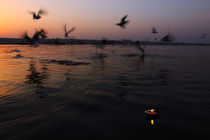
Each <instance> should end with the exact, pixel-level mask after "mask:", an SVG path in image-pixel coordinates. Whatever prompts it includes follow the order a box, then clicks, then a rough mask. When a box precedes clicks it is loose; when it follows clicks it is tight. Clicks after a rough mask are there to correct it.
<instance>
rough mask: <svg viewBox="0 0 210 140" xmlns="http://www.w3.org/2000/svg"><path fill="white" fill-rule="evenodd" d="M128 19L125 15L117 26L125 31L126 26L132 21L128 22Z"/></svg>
mask: <svg viewBox="0 0 210 140" xmlns="http://www.w3.org/2000/svg"><path fill="white" fill-rule="evenodd" d="M127 17H128V15H125V16H124V17H123V18H122V19H121V21H120V22H119V23H116V25H117V26H120V27H121V28H123V29H125V28H126V27H125V25H126V24H128V23H129V22H130V21H129V20H126V18H127Z"/></svg>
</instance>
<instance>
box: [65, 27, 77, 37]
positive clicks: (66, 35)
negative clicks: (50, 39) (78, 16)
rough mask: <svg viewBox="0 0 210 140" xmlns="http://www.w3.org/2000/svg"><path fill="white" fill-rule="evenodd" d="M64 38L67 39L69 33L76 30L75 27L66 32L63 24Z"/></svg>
mask: <svg viewBox="0 0 210 140" xmlns="http://www.w3.org/2000/svg"><path fill="white" fill-rule="evenodd" d="M63 28H64V32H65V33H64V37H66V38H68V37H69V34H70V33H71V32H73V31H74V30H75V29H76V27H72V28H71V29H70V30H68V31H67V26H66V24H64V27H63Z"/></svg>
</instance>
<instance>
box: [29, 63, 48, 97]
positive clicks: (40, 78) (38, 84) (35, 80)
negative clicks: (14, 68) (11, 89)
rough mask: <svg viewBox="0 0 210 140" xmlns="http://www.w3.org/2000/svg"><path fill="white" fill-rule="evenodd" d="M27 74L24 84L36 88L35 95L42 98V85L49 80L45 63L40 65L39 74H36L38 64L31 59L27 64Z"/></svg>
mask: <svg viewBox="0 0 210 140" xmlns="http://www.w3.org/2000/svg"><path fill="white" fill-rule="evenodd" d="M28 71H29V74H28V75H26V77H25V79H26V81H25V83H27V84H29V85H32V86H33V87H35V88H36V90H35V91H36V93H39V94H40V98H44V95H43V94H42V93H43V92H44V91H43V90H42V89H43V88H44V84H45V83H46V82H47V80H48V79H49V73H48V68H47V65H46V64H45V63H41V69H40V72H38V64H37V61H36V60H34V59H32V60H31V61H30V64H29V69H28Z"/></svg>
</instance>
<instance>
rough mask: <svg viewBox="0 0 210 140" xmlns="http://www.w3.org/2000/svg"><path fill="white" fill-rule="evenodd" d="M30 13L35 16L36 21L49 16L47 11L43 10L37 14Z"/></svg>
mask: <svg viewBox="0 0 210 140" xmlns="http://www.w3.org/2000/svg"><path fill="white" fill-rule="evenodd" d="M28 12H29V13H30V14H32V15H33V19H34V20H39V19H40V18H41V15H44V14H47V11H46V10H43V9H40V10H39V11H38V12H37V13H36V12H31V11H28Z"/></svg>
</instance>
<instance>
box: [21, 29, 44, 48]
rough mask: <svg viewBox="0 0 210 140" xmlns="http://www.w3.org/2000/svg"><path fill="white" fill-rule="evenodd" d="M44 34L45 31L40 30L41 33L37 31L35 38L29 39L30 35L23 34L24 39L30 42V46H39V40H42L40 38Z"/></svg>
mask: <svg viewBox="0 0 210 140" xmlns="http://www.w3.org/2000/svg"><path fill="white" fill-rule="evenodd" d="M42 34H43V31H42V30H40V31H37V30H36V31H35V33H34V35H33V37H29V36H28V33H27V32H25V33H24V34H23V38H24V39H25V40H26V41H27V42H28V44H29V45H30V46H39V40H40V36H41V35H42Z"/></svg>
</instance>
